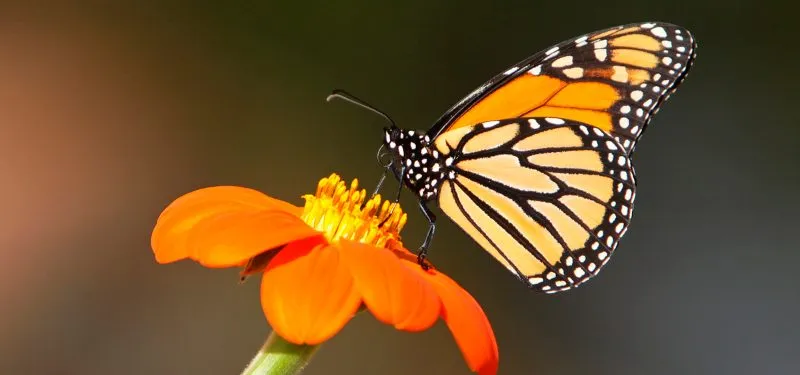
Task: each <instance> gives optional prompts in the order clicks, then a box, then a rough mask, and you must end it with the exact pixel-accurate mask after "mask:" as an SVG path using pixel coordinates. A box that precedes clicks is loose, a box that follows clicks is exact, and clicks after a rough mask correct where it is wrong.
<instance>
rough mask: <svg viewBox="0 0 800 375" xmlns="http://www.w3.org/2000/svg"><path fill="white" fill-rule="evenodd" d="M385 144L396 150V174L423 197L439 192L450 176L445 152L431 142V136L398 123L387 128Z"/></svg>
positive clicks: (393, 165)
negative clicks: (444, 155) (398, 126)
mask: <svg viewBox="0 0 800 375" xmlns="http://www.w3.org/2000/svg"><path fill="white" fill-rule="evenodd" d="M384 140H385V145H386V147H387V148H389V151H390V152H391V154H392V166H391V167H392V170H393V171H394V173H395V176H398V177H399V178H402V180H403V183H404V184H405V185H406V186H407V187H408V188H409V189H410V190H411V191H412V192H414V194H416V195H417V196H418V197H419V198H420V199H422V200H423V201H429V200H431V199H434V198H436V196H438V195H439V187H440V186H441V183H442V181H443V180H444V179H445V178H447V174H448V173H449V172H448V169H449V168H447V167H446V166H445V160H444V158H443V156H442V155H441V154H440V153H439V151H437V150H436V149H435V148H434V147H432V146H431V144H430V137H428V136H427V135H425V134H423V133H420V132H416V131H413V130H402V129H399V128H396V127H391V128H386V129H385V138H384Z"/></svg>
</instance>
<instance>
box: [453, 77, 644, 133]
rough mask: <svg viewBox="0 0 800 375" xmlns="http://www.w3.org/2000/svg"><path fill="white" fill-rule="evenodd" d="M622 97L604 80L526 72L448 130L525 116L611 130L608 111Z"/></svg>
mask: <svg viewBox="0 0 800 375" xmlns="http://www.w3.org/2000/svg"><path fill="white" fill-rule="evenodd" d="M629 70H631V69H629ZM598 74H610V73H603V72H600V73H598ZM619 99H620V95H619V92H618V91H617V89H615V88H614V87H613V86H611V85H608V84H605V83H602V82H574V83H567V82H565V81H562V80H560V79H557V78H553V77H550V76H544V75H541V76H535V75H532V74H525V75H522V76H520V77H518V78H515V79H513V80H512V81H510V82H509V83H507V84H506V85H505V86H503V87H501V88H499V89H497V90H496V91H495V92H493V93H491V94H489V95H488V96H487V97H486V98H484V99H483V100H481V101H480V102H478V103H477V104H476V105H475V106H474V107H472V108H470V109H469V110H468V111H467V112H465V113H464V114H462V115H461V116H460V117H459V118H458V119H457V120H456V121H454V122H453V124H452V125H451V126H449V127H448V131H452V130H454V129H458V128H462V127H465V126H471V125H475V124H478V123H481V122H485V121H491V120H496V119H499V118H515V117H522V116H552V117H561V118H565V119H570V120H574V121H580V122H583V123H586V124H589V125H592V126H595V127H598V128H601V129H603V130H606V131H608V130H611V128H612V126H611V116H610V115H609V114H608V113H606V112H605V111H607V110H608V109H609V108H610V107H611V106H612V105H613V104H614V103H615V102H616V101H617V100H619Z"/></svg>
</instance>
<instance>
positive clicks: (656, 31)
mask: <svg viewBox="0 0 800 375" xmlns="http://www.w3.org/2000/svg"><path fill="white" fill-rule="evenodd" d="M650 32H651V33H653V35H655V36H657V37H659V38H666V37H667V32H666V31H665V30H664V28H663V27H661V26H659V27H655V28H653V29H651V30H650Z"/></svg>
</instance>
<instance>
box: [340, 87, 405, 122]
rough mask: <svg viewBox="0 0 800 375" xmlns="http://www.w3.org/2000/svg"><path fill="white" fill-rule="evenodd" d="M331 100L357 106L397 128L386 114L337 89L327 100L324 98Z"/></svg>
mask: <svg viewBox="0 0 800 375" xmlns="http://www.w3.org/2000/svg"><path fill="white" fill-rule="evenodd" d="M333 99H342V100H345V101H348V102H350V103H352V104H355V105H357V106H359V107H361V108H366V109H368V110H370V111H372V112H373V113H376V114H378V115H379V116H381V117H383V118H385V119H386V121H389V123H390V124H392V126H394V127H397V124H395V122H394V120H392V118H391V117H389V115H387V114H386V112H383V111H381V110H380V109H377V108H375V107H373V106H372V105H370V104H369V103H367V102H365V101H363V100H361V99H359V98H357V97H355V96H353V95H352V94H350V93H348V92H347V91H344V90H339V89H336V90H333V92H331V94H330V95H328V97H327V98H325V101H328V102H330V101H331V100H333Z"/></svg>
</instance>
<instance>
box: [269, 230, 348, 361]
mask: <svg viewBox="0 0 800 375" xmlns="http://www.w3.org/2000/svg"><path fill="white" fill-rule="evenodd" d="M360 305H361V298H359V295H358V293H357V292H356V289H355V288H354V286H353V278H352V277H351V276H350V271H349V270H348V269H347V266H346V265H345V264H344V262H343V261H342V260H341V258H340V254H339V252H338V251H337V249H335V248H333V247H331V246H328V245H327V244H325V243H324V240H323V239H321V238H311V239H307V240H303V241H297V242H293V243H291V244H289V245H287V246H286V247H285V248H283V250H281V251H280V252H279V253H278V255H276V256H275V258H273V259H272V261H270V263H269V265H268V266H267V269H266V270H265V271H264V276H263V279H262V281H261V306H262V308H263V309H264V315H266V317H267V321H269V324H270V325H271V326H272V328H273V329H274V330H275V332H277V333H278V334H279V335H280V336H281V337H283V338H284V339H286V340H287V341H290V342H292V343H295V344H310V345H314V344H319V343H321V342H323V341H325V340H327V339H329V338H330V337H332V336H333V335H335V334H336V333H337V332H339V330H341V329H342V327H344V325H345V324H346V323H347V322H348V321H349V320H350V318H352V317H353V315H354V314H355V313H356V311H357V310H358V307H359V306H360Z"/></svg>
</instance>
